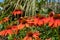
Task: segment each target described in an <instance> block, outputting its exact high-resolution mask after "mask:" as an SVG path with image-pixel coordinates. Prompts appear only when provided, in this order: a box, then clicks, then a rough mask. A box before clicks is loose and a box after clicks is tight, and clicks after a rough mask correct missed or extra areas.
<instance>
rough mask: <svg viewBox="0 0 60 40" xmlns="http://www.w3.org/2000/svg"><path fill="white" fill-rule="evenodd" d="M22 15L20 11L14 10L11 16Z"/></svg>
mask: <svg viewBox="0 0 60 40" xmlns="http://www.w3.org/2000/svg"><path fill="white" fill-rule="evenodd" d="M22 13H23V12H22V11H21V10H14V11H13V13H12V14H13V15H17V14H18V15H19V14H22Z"/></svg>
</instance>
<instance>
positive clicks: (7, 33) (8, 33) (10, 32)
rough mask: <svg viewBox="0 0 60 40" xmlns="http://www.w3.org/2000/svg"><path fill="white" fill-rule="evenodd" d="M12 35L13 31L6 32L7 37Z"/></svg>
mask: <svg viewBox="0 0 60 40" xmlns="http://www.w3.org/2000/svg"><path fill="white" fill-rule="evenodd" d="M12 34H13V32H12V30H11V29H9V30H6V32H5V36H6V35H12Z"/></svg>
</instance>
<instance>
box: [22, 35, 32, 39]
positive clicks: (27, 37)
mask: <svg viewBox="0 0 60 40" xmlns="http://www.w3.org/2000/svg"><path fill="white" fill-rule="evenodd" d="M23 40H32V37H29V36H26V37H24V39H23Z"/></svg>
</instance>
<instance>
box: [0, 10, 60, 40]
mask: <svg viewBox="0 0 60 40" xmlns="http://www.w3.org/2000/svg"><path fill="white" fill-rule="evenodd" d="M17 11H18V12H16V11H14V12H13V15H17V14H18V15H19V14H21V13H22V11H20V10H17ZM58 17H60V15H57V16H56V15H55V16H51V14H50V16H48V17H45V16H33V17H27V18H24V17H22V18H20V19H19V20H18V22H19V24H18V25H12V26H10V27H9V26H8V28H7V29H5V30H2V31H0V36H8V35H12V34H16V35H17V34H18V33H19V30H22V29H24V28H30V27H32V26H35V27H36V28H37V27H42V26H45V25H48V26H49V27H50V28H53V29H54V28H58V27H59V26H60V19H59V18H58ZM8 20H9V18H8V17H5V18H4V19H3V22H7V21H8ZM42 28H43V27H42ZM37 30H38V29H37ZM39 36H40V32H39V31H35V32H28V33H27V34H26V35H25V37H23V40H33V39H35V40H42V39H41V38H40V37H39ZM14 40H16V39H14ZM46 40H52V39H51V38H47V39H46Z"/></svg>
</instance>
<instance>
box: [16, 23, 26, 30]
mask: <svg viewBox="0 0 60 40" xmlns="http://www.w3.org/2000/svg"><path fill="white" fill-rule="evenodd" d="M17 27H18V29H19V30H21V29H23V28H24V27H25V25H24V24H22V23H20V24H19V25H18V26H17Z"/></svg>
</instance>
